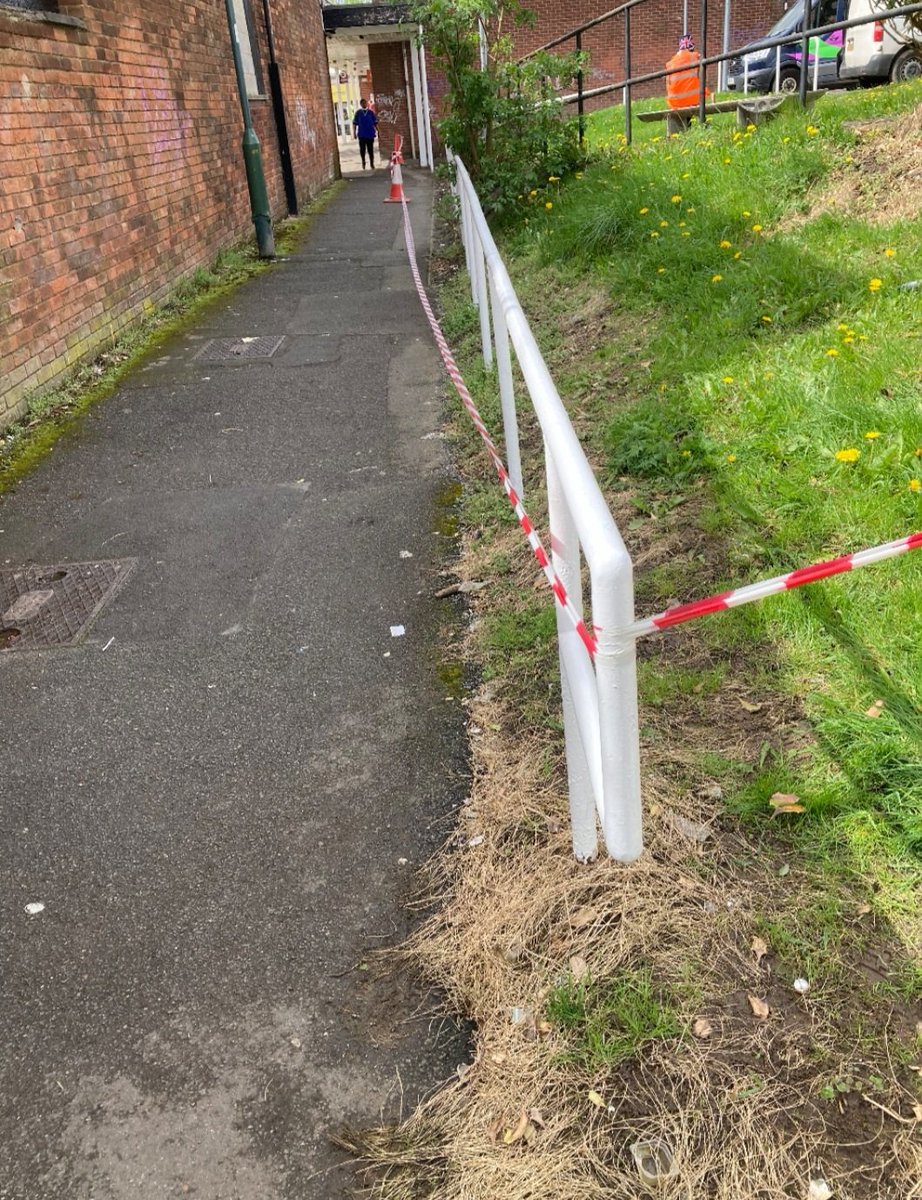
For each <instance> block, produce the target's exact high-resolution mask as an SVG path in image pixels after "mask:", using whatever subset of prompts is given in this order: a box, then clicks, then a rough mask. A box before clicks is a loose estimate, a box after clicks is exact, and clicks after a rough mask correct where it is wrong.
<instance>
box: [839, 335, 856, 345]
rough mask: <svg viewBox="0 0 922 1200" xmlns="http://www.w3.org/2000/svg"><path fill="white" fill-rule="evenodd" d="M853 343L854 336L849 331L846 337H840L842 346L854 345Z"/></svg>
mask: <svg viewBox="0 0 922 1200" xmlns="http://www.w3.org/2000/svg"><path fill="white" fill-rule="evenodd" d="M854 344H855V338H854V335H853V334H851V333H850V334H849V335H848V337H844V338H843V339H842V345H843V346H854Z"/></svg>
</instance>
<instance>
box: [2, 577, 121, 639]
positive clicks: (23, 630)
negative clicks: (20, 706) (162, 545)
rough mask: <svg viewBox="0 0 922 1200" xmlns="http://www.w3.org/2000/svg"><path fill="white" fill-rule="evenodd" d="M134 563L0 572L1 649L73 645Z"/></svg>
mask: <svg viewBox="0 0 922 1200" xmlns="http://www.w3.org/2000/svg"><path fill="white" fill-rule="evenodd" d="M137 562H138V560H137V559H136V558H123V559H120V560H117V561H116V560H113V561H110V562H91V563H60V564H58V565H57V566H53V567H19V568H18V569H16V570H4V571H0V650H40V649H43V648H47V647H49V646H73V645H74V644H75V643H76V642H78V641H79V640H80V639H81V638H82V637H83V636H84V634H85V633H86V632H87V630H88V629H89V627H90V625H92V623H93V621H94V620H95V619H96V617H97V616H98V615H99V613H100V612H101V611H102V609H103V608H104V607H105V605H106V604H108V603H109V601H110V600H111V599H112V598H113V596H115V594H116V593H117V592H118V591H119V589H120V588H121V587H122V585H123V584H124V583H125V581H126V580H127V579H128V577H129V575H130V574H131V572H132V571H133V570H134V568H135V567H136V566H137Z"/></svg>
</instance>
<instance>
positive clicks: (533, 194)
mask: <svg viewBox="0 0 922 1200" xmlns="http://www.w3.org/2000/svg"><path fill="white" fill-rule="evenodd" d="M528 194H529V196H531V197H532V199H534V197H535V196H537V194H538V193H537V192H536V191H535V190H534V188H532V190H531V191H530V192H529V193H528Z"/></svg>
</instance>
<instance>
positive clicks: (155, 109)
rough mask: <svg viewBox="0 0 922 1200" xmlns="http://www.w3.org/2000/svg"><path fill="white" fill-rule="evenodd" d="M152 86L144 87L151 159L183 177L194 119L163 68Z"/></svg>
mask: <svg viewBox="0 0 922 1200" xmlns="http://www.w3.org/2000/svg"><path fill="white" fill-rule="evenodd" d="M151 74H152V80H151V85H149V86H147V87H142V88H141V93H140V94H141V108H142V110H143V112H144V121H145V125H146V126H147V128H148V129H149V130H150V132H151V137H152V141H151V158H152V159H153V162H154V165H155V166H157V167H165V168H166V169H167V170H168V171H169V173H170V175H171V176H174V177H176V178H178V177H179V174H180V172H181V171H182V169H183V167H184V165H185V160H186V136H187V134H188V132H189V130H190V129H191V128H192V118H191V116H190V115H189V113H188V112H187V111H186V110H185V109H184V108H181V107H180V104H179V100H178V99H177V96H176V90H175V88H173V87H171V86H170V81H169V78H168V76H167V73H166V71H165V70H164V69H163V68H162V67H161V68H160V69H159V70H156V69H155V70H154V71H153V72H152V73H151Z"/></svg>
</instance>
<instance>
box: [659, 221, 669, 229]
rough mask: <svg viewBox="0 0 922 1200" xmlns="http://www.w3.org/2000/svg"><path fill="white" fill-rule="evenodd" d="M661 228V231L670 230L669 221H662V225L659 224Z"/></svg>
mask: <svg viewBox="0 0 922 1200" xmlns="http://www.w3.org/2000/svg"><path fill="white" fill-rule="evenodd" d="M659 227H660V229H668V228H669V222H668V221H660V223H659Z"/></svg>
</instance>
